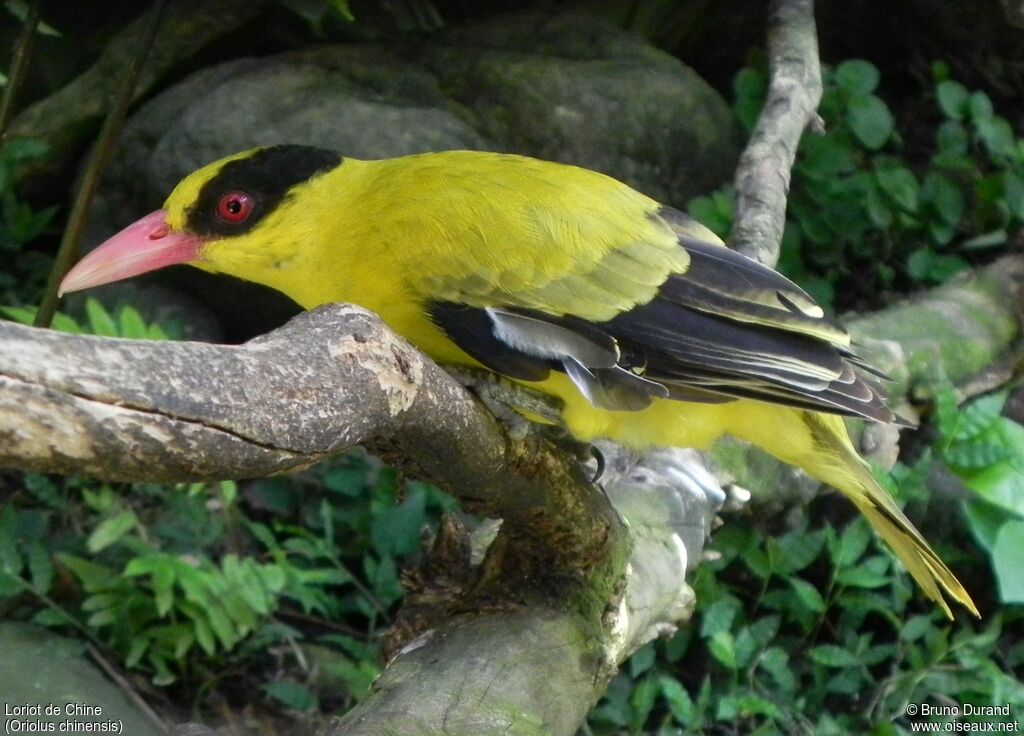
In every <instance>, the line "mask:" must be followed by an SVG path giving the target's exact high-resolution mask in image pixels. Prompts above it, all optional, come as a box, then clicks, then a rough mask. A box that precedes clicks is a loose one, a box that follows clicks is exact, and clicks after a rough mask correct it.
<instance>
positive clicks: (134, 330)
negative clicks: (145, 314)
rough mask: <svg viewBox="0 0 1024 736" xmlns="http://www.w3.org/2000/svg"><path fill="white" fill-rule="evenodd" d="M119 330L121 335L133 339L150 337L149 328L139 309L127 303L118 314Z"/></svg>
mask: <svg viewBox="0 0 1024 736" xmlns="http://www.w3.org/2000/svg"><path fill="white" fill-rule="evenodd" d="M117 322H118V324H117V332H118V334H119V335H120V336H121V337H129V338H131V339H133V340H145V339H147V338H148V337H149V328H148V327H147V326H146V323H145V321H144V320H143V319H142V315H141V314H139V310H137V309H135V308H134V307H130V306H128V305H125V306H123V307H121V310H120V311H119V312H118V315H117Z"/></svg>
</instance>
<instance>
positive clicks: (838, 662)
mask: <svg viewBox="0 0 1024 736" xmlns="http://www.w3.org/2000/svg"><path fill="white" fill-rule="evenodd" d="M807 656H808V657H810V658H811V660H812V661H813V662H817V663H818V664H820V665H824V666H825V667H858V666H860V659H859V658H858V657H857V655H856V654H854V653H853V652H850V651H848V650H846V649H843V648H842V647H839V646H836V645H834V644H821V645H819V646H816V647H814V648H812V649H811V650H810V651H809V652H808V653H807Z"/></svg>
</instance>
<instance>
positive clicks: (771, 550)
mask: <svg viewBox="0 0 1024 736" xmlns="http://www.w3.org/2000/svg"><path fill="white" fill-rule="evenodd" d="M824 544H825V536H824V535H823V534H821V533H820V532H814V533H810V534H808V533H793V534H786V535H785V536H783V537H781V538H780V539H778V540H775V539H769V540H768V543H767V546H768V554H769V558H770V559H771V564H772V569H773V570H774V571H775V572H776V573H777V574H779V575H789V574H791V573H794V572H799V571H800V570H803V569H804V568H805V567H807V566H808V565H810V564H811V563H812V562H814V561H815V560H816V559H817V558H818V555H819V554H821V548H822V547H823V546H824Z"/></svg>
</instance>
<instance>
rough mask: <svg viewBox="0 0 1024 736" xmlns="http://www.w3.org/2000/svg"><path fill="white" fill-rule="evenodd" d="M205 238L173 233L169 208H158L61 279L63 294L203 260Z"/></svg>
mask: <svg viewBox="0 0 1024 736" xmlns="http://www.w3.org/2000/svg"><path fill="white" fill-rule="evenodd" d="M202 245H203V239H202V238H200V237H199V236H197V235H190V234H188V233H176V232H171V229H170V228H169V227H168V225H167V211H166V210H157V211H156V212H151V213H150V214H148V215H146V216H145V217H143V218H142V219H141V220H139V221H138V222H135V223H132V224H131V225H129V226H128V227H126V228H125V229H124V230H122V231H121V232H119V233H118V234H117V235H115V236H113V237H112V238H110V239H109V240H108V241H107V242H105V243H104V244H103V245H101V246H100V247H98V248H97V249H96V250H94V251H92V252H91V253H89V254H88V255H87V256H86V257H85V258H83V259H82V260H80V261H79V262H78V263H77V264H76V265H75V267H74V268H72V269H71V270H70V271H68V273H67V275H66V276H65V277H64V280H63V281H61V282H60V288H59V289H58V292H57V293H58V294H59V295H64V294H66V293H68V292H69V291H81V290H82V289H88V288H89V287H91V286H99V285H100V284H109V283H111V282H112V281H120V280H121V279H126V278H129V277H131V276H138V275H139V274H141V273H148V272H149V271H155V270H156V269H158V268H163V267H164V266H173V265H174V264H176V263H190V262H194V261H197V260H199V249H200V248H201V247H202Z"/></svg>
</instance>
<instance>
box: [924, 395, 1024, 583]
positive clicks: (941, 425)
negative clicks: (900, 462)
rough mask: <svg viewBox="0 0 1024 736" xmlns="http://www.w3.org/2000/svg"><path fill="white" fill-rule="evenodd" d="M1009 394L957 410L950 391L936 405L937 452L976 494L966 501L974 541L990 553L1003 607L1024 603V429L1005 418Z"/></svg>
mask: <svg viewBox="0 0 1024 736" xmlns="http://www.w3.org/2000/svg"><path fill="white" fill-rule="evenodd" d="M1006 398H1007V392H1006V391H1000V392H998V393H995V394H991V395H989V396H984V397H982V398H980V399H977V400H975V401H973V402H971V403H970V404H968V405H967V406H966V407H964V408H963V409H958V408H957V405H956V398H955V395H954V394H953V391H952V389H947V390H946V391H944V392H942V393H941V394H940V395H939V397H938V399H937V401H936V410H937V411H936V414H937V417H938V422H937V424H938V430H939V434H940V439H939V442H938V443H937V450H938V453H939V455H940V457H941V458H942V459H943V461H945V463H946V465H947V466H948V467H949V469H950V470H952V471H953V472H954V473H955V474H956V475H957V476H959V477H960V478H961V479H962V480H963V482H964V485H965V486H966V487H967V488H969V489H970V490H971V491H973V492H974V493H975V496H974V498H972V499H969V500H967V501H965V507H966V508H965V510H966V515H967V518H968V520H969V522H970V526H971V531H972V532H973V533H974V537H975V539H976V540H977V542H978V544H980V545H981V546H982V547H983V548H984V549H985V550H986V551H987V552H988V556H989V558H990V560H991V563H992V572H993V575H994V577H995V579H996V583H997V584H998V586H999V597H1000V600H1001V601H1002V602H1003V603H1024V579H1022V576H1021V574H1020V570H1021V567H1020V565H1021V562H1022V555H1024V426H1021V425H1020V424H1017V423H1016V422H1014V421H1012V420H1010V419H1008V418H1007V417H1004V416H1002V414H1001V412H1002V409H1003V404H1004V403H1005V402H1006Z"/></svg>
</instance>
